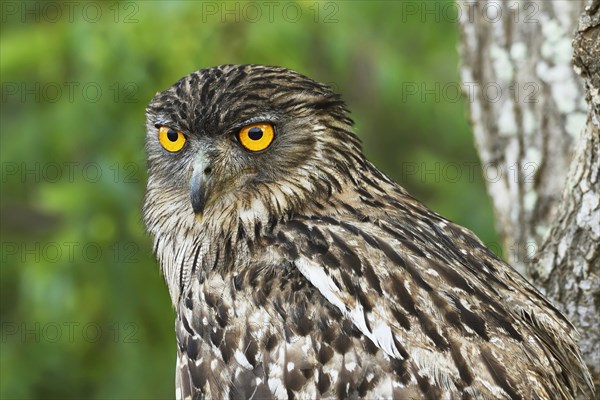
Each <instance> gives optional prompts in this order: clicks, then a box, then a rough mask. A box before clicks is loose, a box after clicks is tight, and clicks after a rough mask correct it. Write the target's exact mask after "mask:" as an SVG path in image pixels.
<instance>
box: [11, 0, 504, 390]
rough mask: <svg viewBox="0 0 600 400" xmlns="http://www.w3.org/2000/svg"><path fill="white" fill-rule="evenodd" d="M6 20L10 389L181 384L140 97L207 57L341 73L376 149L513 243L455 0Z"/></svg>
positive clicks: (426, 195) (18, 11)
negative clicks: (148, 229) (144, 217)
mask: <svg viewBox="0 0 600 400" xmlns="http://www.w3.org/2000/svg"><path fill="white" fill-rule="evenodd" d="M426 3H427V4H426ZM415 7H416V11H415ZM425 8H427V9H425ZM427 10H429V11H427ZM426 11H427V12H426ZM0 29H1V51H0V65H1V80H2V115H1V153H0V154H1V165H2V178H1V179H2V180H1V184H2V186H1V218H2V221H1V235H2V238H1V241H2V249H1V257H2V260H1V261H2V264H1V286H0V288H1V309H0V311H1V324H2V338H1V346H2V347H1V356H0V362H1V370H0V380H1V382H0V383H1V385H0V387H1V389H0V397H1V398H3V399H9V398H18V399H21V398H82V397H85V398H98V399H100V398H102V399H135V398H139V399H150V398H171V397H173V394H174V380H175V379H174V377H175V374H174V369H175V346H176V344H175V335H174V328H173V327H174V312H173V310H172V309H171V305H170V300H169V297H168V293H167V290H166V287H165V285H164V283H163V281H162V277H161V276H160V273H159V268H158V265H157V263H156V262H155V260H154V258H153V255H152V248H151V243H150V240H149V237H148V236H147V235H146V234H145V232H144V227H143V225H142V223H141V213H140V209H141V205H142V197H143V193H144V187H145V181H146V172H145V166H144V165H145V164H144V149H143V146H144V128H143V126H144V108H145V106H146V104H147V103H148V102H149V100H150V99H151V98H152V96H153V95H154V94H155V93H156V92H157V91H161V90H163V89H165V88H167V87H168V86H170V85H171V84H172V83H174V82H175V81H176V80H177V79H179V78H180V77H182V76H184V75H186V74H188V73H190V72H192V71H194V70H197V69H201V68H205V67H209V66H213V65H217V64H224V63H262V64H272V65H281V66H285V67H288V68H291V69H295V70H297V71H299V72H301V73H303V74H305V75H307V76H309V77H312V78H313V79H315V80H318V81H321V82H326V83H329V84H330V85H331V86H332V87H333V88H334V89H335V90H336V91H338V92H340V93H341V94H342V95H343V97H344V98H345V99H346V101H347V102H348V104H349V107H350V109H351V110H352V111H353V118H354V120H355V121H356V131H357V133H358V135H359V136H360V137H361V139H362V140H363V143H364V151H365V153H366V154H367V156H368V157H369V158H370V159H371V160H372V161H373V162H374V163H375V164H376V165H377V166H379V167H380V168H381V169H382V170H383V171H384V172H385V173H387V174H389V175H390V176H392V177H393V178H394V179H396V180H397V181H398V182H400V183H401V184H402V185H403V186H405V187H406V188H407V189H408V190H409V191H410V192H412V193H413V194H414V195H415V196H416V197H417V198H419V199H420V200H422V201H423V202H424V203H425V204H427V205H428V206H429V207H431V208H432V209H434V210H435V211H437V212H439V213H441V214H442V215H444V216H446V217H447V218H449V219H451V220H453V221H456V222H458V223H459V224H461V225H464V226H466V227H468V228H470V229H471V230H473V231H474V232H475V233H476V234H477V235H478V236H480V238H481V239H482V240H483V241H484V242H486V243H488V245H489V246H490V247H492V248H493V249H494V250H497V249H498V247H499V246H498V244H497V237H496V234H495V232H494V227H493V218H492V213H491V209H490V204H489V200H488V199H487V197H486V192H485V188H484V184H483V180H482V178H481V172H480V167H479V166H478V165H477V163H478V159H477V155H476V152H475V149H474V145H473V138H472V132H471V129H470V127H469V124H468V115H467V100H466V99H465V98H464V96H461V95H460V93H458V92H457V89H458V84H459V82H460V79H459V73H458V67H459V58H458V54H457V46H458V25H457V23H456V9H455V8H453V7H452V3H451V2H439V3H437V2H339V3H336V2H321V3H316V2H305V3H293V2H287V1H282V2H279V1H274V2H271V3H268V2H260V1H259V2H256V3H252V5H250V6H248V5H247V4H246V3H242V2H229V3H226V4H225V3H218V2H193V1H186V2H169V3H161V2H150V1H148V2H122V3H116V2H106V3H101V2H92V3H85V2H74V3H70V4H69V3H57V2H49V3H33V2H3V3H2V24H1V28H0Z"/></svg>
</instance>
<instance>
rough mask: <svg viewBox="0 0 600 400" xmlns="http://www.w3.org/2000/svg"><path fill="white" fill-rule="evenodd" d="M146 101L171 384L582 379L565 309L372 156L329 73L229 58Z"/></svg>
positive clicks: (438, 384)
mask: <svg viewBox="0 0 600 400" xmlns="http://www.w3.org/2000/svg"><path fill="white" fill-rule="evenodd" d="M146 114H147V124H146V127H147V138H146V141H147V142H146V147H147V154H148V168H149V178H148V188H147V193H146V198H145V206H144V219H145V223H146V225H147V228H148V231H149V232H150V233H151V234H152V236H153V239H154V251H155V253H156V256H157V258H158V260H159V261H160V264H161V268H162V272H163V274H164V278H165V281H166V282H167V285H168V287H169V292H170V295H171V299H172V302H173V306H174V307H175V309H176V311H177V321H176V333H177V345H178V348H177V371H176V386H177V389H176V390H177V397H179V398H193V399H196V398H212V399H221V398H235V399H293V398H302V399H316V398H370V399H372V398H396V399H552V400H554V399H573V398H575V397H577V393H578V392H580V391H582V390H583V388H584V387H586V386H588V385H591V384H590V378H589V374H588V372H587V369H586V367H585V364H584V363H583V361H582V359H581V356H580V353H579V349H578V346H577V335H576V332H575V330H574V328H573V327H572V326H571V325H570V323H569V322H568V321H567V320H566V319H565V317H563V316H562V315H561V314H560V313H559V312H558V311H557V310H556V308H554V307H553V306H552V305H551V304H550V303H549V302H548V300H546V299H545V298H544V297H543V296H542V295H541V294H540V293H539V292H538V291H537V290H536V289H535V288H534V287H533V286H531V285H530V284H529V283H528V282H527V281H526V280H525V279H524V278H523V277H521V276H520V275H519V274H518V273H517V272H515V271H514V270H513V269H512V268H511V267H510V266H508V265H507V264H506V263H504V262H503V261H502V260H500V259H499V258H498V257H496V256H495V255H494V254H493V253H492V252H491V251H490V250H488V249H487V248H486V247H485V246H484V245H483V244H482V243H481V241H479V239H477V237H476V236H475V235H474V234H473V233H471V232H470V231H468V230H467V229H465V228H462V227H460V226H458V225H455V224H453V223H452V222H450V221H448V220H446V219H444V218H443V217H441V216H439V215H438V214H436V213H434V212H433V211H431V210H429V209H428V208H426V207H425V206H424V205H423V204H421V203H420V202H418V201H417V200H415V199H414V198H413V197H411V196H410V195H409V194H408V193H407V192H406V190H404V189H403V188H402V187H401V186H399V185H398V184H397V183H395V182H393V181H392V180H390V178H388V177H387V176H385V175H384V174H383V173H381V172H380V171H379V170H378V169H377V168H376V167H375V166H374V165H373V164H371V163H370V162H369V161H368V160H367V159H366V158H365V156H364V155H363V154H362V151H361V145H360V141H359V139H358V138H357V137H356V136H355V135H354V133H352V120H351V119H350V118H349V116H348V110H347V109H346V106H345V104H344V102H343V101H342V100H341V98H340V97H339V96H338V95H337V94H335V93H333V92H332V91H331V90H330V89H329V88H328V87H327V86H325V85H322V84H320V83H317V82H314V81H312V80H311V79H309V78H306V77H304V76H302V75H300V74H298V73H296V72H293V71H290V70H288V69H285V68H278V67H266V66H260V65H242V66H238V65H224V66H219V67H214V68H209V69H204V70H201V71H198V72H194V73H192V74H191V75H188V76H186V77H184V78H182V79H180V80H179V81H178V82H176V83H175V84H174V85H173V86H172V87H170V88H169V89H167V90H165V91H164V92H162V93H159V94H157V95H156V96H155V97H154V99H153V100H152V102H151V103H150V105H149V106H148V109H147V113H146Z"/></svg>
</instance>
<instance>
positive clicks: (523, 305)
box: [274, 214, 585, 399]
mask: <svg viewBox="0 0 600 400" xmlns="http://www.w3.org/2000/svg"><path fill="white" fill-rule="evenodd" d="M404 220H406V216H405V218H404ZM430 220H432V219H431V216H430V218H428V219H421V220H420V221H430ZM433 220H435V219H433ZM345 221H348V220H347V219H346V218H341V219H340V220H338V219H334V218H330V217H323V216H320V217H313V218H305V219H300V218H295V219H294V220H292V221H289V222H288V223H287V224H285V225H284V227H282V229H281V230H279V232H278V234H277V235H276V238H277V241H276V242H275V243H274V244H275V245H278V248H279V251H280V252H281V253H280V254H281V257H283V258H288V259H291V260H293V261H294V265H295V266H296V267H297V268H298V270H299V271H300V273H301V274H302V275H303V276H304V277H305V278H306V279H307V280H308V281H309V282H310V283H311V284H312V285H313V286H314V287H315V288H317V289H318V291H319V292H320V293H321V294H322V295H323V296H324V297H325V298H326V299H327V301H328V302H330V303H331V304H332V305H334V306H335V307H336V308H338V309H339V310H340V312H341V313H342V315H344V317H345V318H347V319H349V320H350V321H352V323H353V324H354V325H355V327H356V328H358V329H359V330H360V332H361V333H362V334H363V335H365V336H366V337H367V338H368V339H369V340H370V341H371V342H372V343H373V344H375V345H376V346H377V347H378V348H380V349H381V350H382V351H383V352H384V353H385V355H386V356H387V357H389V358H393V359H398V360H410V362H411V364H412V365H413V366H414V368H413V371H418V372H416V374H417V375H418V376H416V377H415V379H414V380H413V382H417V383H418V382H422V381H426V382H427V383H428V385H431V386H434V387H437V388H439V390H441V391H442V392H446V393H455V392H456V391H457V390H464V391H467V392H470V393H472V394H482V395H486V394H487V395H488V396H490V397H495V396H498V394H499V393H501V394H502V395H504V396H508V397H510V398H520V397H525V398H529V397H532V396H533V395H534V393H535V394H537V395H538V396H540V397H541V398H544V397H549V396H550V393H562V394H563V398H565V399H567V398H572V395H570V394H569V393H568V392H565V390H566V389H565V387H570V388H571V390H573V392H575V391H576V389H575V388H576V387H577V386H579V385H583V384H584V381H585V379H584V378H585V375H584V372H583V371H581V370H580V369H579V368H580V367H579V365H581V364H579V363H580V362H581V360H580V359H578V355H577V352H576V348H575V347H574V343H576V342H575V340H574V339H573V337H571V339H573V340H572V341H571V342H566V341H564V340H561V336H560V335H557V334H555V332H559V331H563V332H573V329H572V327H571V326H570V325H569V323H568V321H566V319H564V317H562V316H561V315H560V313H558V312H555V311H554V308H553V307H552V308H550V310H549V311H548V306H549V303H548V302H547V300H545V299H544V298H543V296H541V295H540V294H539V293H538V292H537V291H536V290H535V289H534V288H533V287H531V286H530V285H529V284H528V283H527V282H526V281H525V280H524V279H523V278H522V277H521V276H520V275H519V274H518V273H516V272H515V271H514V270H512V269H511V268H510V267H508V266H507V265H506V264H504V263H503V262H502V261H501V260H499V259H498V258H497V257H496V256H495V255H493V254H492V253H491V252H490V251H489V250H488V249H487V248H486V247H485V246H483V244H481V242H480V241H479V240H478V239H477V238H476V237H475V236H474V235H473V234H472V233H470V232H469V231H467V230H465V229H464V228H461V227H459V226H456V225H454V224H452V223H450V222H448V221H446V220H443V219H442V218H441V217H440V218H438V220H437V221H436V222H435V224H434V223H431V222H430V223H428V224H426V225H423V224H422V223H421V222H420V221H417V220H415V225H414V226H407V225H406V223H403V224H399V223H397V222H396V221H395V220H394V218H393V214H392V216H389V215H388V217H386V218H381V219H376V220H369V218H364V217H363V221H353V222H345ZM456 241H461V242H462V243H460V245H457V243H455V242H456ZM420 242H421V243H423V244H425V243H427V244H429V246H418V244H419V243H420ZM431 244H434V245H433V246H432V245H431ZM458 249H470V252H468V253H467V252H464V251H460V250H458ZM550 307H551V306H550ZM524 368H526V369H529V370H525V371H524V370H523V369H524ZM515 369H518V371H517V370H515ZM562 369H566V370H572V371H571V372H572V374H570V376H573V375H575V376H580V377H581V380H580V381H578V382H573V381H569V380H567V379H566V378H565V375H566V374H564V373H563V372H562ZM523 372H526V373H523ZM548 384H551V385H553V387H552V388H548V387H546V386H545V385H548Z"/></svg>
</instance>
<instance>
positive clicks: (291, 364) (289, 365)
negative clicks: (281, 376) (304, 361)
mask: <svg viewBox="0 0 600 400" xmlns="http://www.w3.org/2000/svg"><path fill="white" fill-rule="evenodd" d="M294 367H295V365H294V363H293V362H291V361H290V362H289V363H288V364H287V370H288V372H290V371H291V370H293V369H294Z"/></svg>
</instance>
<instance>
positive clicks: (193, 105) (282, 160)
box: [144, 65, 364, 300]
mask: <svg viewBox="0 0 600 400" xmlns="http://www.w3.org/2000/svg"><path fill="white" fill-rule="evenodd" d="M146 118H147V120H146V129H147V136H146V151H147V161H148V170H149V177H148V185H147V192H146V197H145V204H144V220H145V223H146V225H147V228H148V231H149V232H150V233H151V234H152V235H153V237H154V247H155V252H156V253H157V256H158V258H159V260H160V261H161V265H162V267H163V273H164V274H165V278H166V280H167V284H168V285H169V288H170V289H171V286H177V284H178V283H177V282H176V281H177V279H178V278H177V277H176V276H169V275H177V274H175V273H174V271H167V270H174V269H176V268H179V267H177V266H175V265H172V266H171V265H170V264H176V263H177V262H181V263H185V262H187V261H186V259H185V257H184V256H183V255H182V254H181V253H183V252H186V251H187V252H189V249H187V250H186V249H184V248H185V247H186V246H188V247H189V246H192V244H190V243H191V242H194V241H198V240H202V239H201V238H202V237H203V236H204V237H211V238H217V237H221V238H224V239H226V236H227V235H231V234H234V233H235V232H237V231H239V230H240V229H242V230H244V231H246V232H249V233H250V232H259V231H260V227H263V226H266V225H268V224H269V221H274V220H280V219H282V218H286V216H289V215H291V214H293V213H295V212H299V211H301V210H302V209H304V208H305V207H306V205H307V204H308V203H310V202H314V201H319V200H323V199H324V198H326V197H327V196H330V195H331V193H332V192H334V191H340V190H342V188H343V187H344V185H345V184H346V183H347V182H348V181H351V180H352V172H351V171H352V170H353V169H354V168H356V166H357V163H361V162H363V160H364V158H363V156H362V153H361V150H360V142H359V140H358V138H357V137H356V136H355V135H354V134H353V133H352V132H351V125H352V121H351V119H350V118H349V117H348V111H347V109H346V106H345V104H344V102H343V101H342V100H341V98H340V97H339V95H337V94H335V93H333V92H332V91H331V89H329V88H328V87H327V86H325V85H323V84H320V83H317V82H315V81H313V80H311V79H309V78H307V77H305V76H303V75H301V74H299V73H296V72H294V71H290V70H288V69H285V68H279V67H267V66H261V65H223V66H218V67H214V68H208V69H204V70H200V71H197V72H194V73H192V74H190V75H188V76H186V77H184V78H182V79H180V80H179V81H177V82H176V83H175V84H174V85H173V86H171V87H170V88H168V89H167V90H165V91H163V92H161V93H158V94H157V95H156V96H155V97H154V98H153V99H152V101H151V102H150V105H149V106H148V108H147V110H146ZM207 233H210V234H207ZM195 246H196V247H197V246H198V244H196V245H195ZM187 258H189V255H188V257H187ZM180 260H181V261H180ZM179 279H180V278H179ZM171 281H173V282H171ZM175 291H176V290H175ZM173 294H174V289H173V290H171V295H172V296H173ZM173 300H174V299H173Z"/></svg>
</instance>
